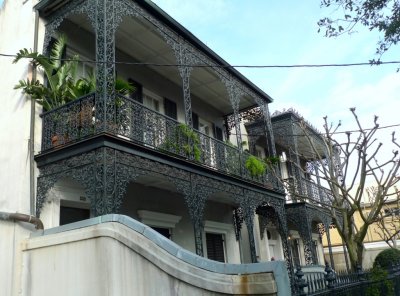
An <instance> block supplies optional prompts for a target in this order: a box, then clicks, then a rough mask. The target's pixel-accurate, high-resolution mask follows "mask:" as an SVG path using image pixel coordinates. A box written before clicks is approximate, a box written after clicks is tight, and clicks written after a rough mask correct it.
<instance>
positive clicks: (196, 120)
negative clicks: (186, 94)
mask: <svg viewBox="0 0 400 296" xmlns="http://www.w3.org/2000/svg"><path fill="white" fill-rule="evenodd" d="M192 122H193V128H194V129H196V130H199V115H197V114H196V113H194V112H192Z"/></svg>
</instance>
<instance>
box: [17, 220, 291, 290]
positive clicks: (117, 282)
mask: <svg viewBox="0 0 400 296" xmlns="http://www.w3.org/2000/svg"><path fill="white" fill-rule="evenodd" d="M115 217H116V218H115ZM100 219H104V220H106V221H107V220H109V221H116V222H118V223H102V224H97V223H98V222H97V221H100ZM78 223H80V225H78V224H75V225H74V224H70V225H69V226H64V227H61V228H59V229H52V230H48V231H47V232H46V233H45V235H40V234H39V236H37V237H32V238H30V239H28V240H26V241H25V243H24V244H23V266H24V269H23V281H22V286H21V295H30V296H35V295H40V296H42V295H59V296H63V295H98V296H101V295H121V296H123V295H226V294H227V295H238V294H240V295H276V294H277V293H278V295H290V288H289V280H288V276H287V272H286V268H285V263H284V262H269V263H262V264H261V263H258V264H250V265H243V264H242V265H230V264H222V263H217V262H214V261H210V260H207V259H203V258H201V257H198V256H196V255H194V254H191V253H189V252H187V251H185V250H183V249H180V248H179V247H178V246H177V245H175V244H173V243H172V242H170V241H169V240H167V239H165V238H164V237H162V236H160V235H158V234H157V233H155V232H154V231H152V230H151V229H149V228H148V227H145V226H144V225H143V224H140V223H137V222H135V221H134V220H130V219H126V218H124V217H121V216H118V215H109V216H104V217H99V218H96V219H91V220H87V221H86V222H85V223H86V224H87V225H88V226H87V227H83V225H84V223H83V224H82V222H78ZM90 225H92V226H90Z"/></svg>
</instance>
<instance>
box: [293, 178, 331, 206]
mask: <svg viewBox="0 0 400 296" xmlns="http://www.w3.org/2000/svg"><path fill="white" fill-rule="evenodd" d="M287 183H288V186H289V193H290V198H291V199H292V200H293V201H299V200H307V201H308V202H310V203H314V204H319V203H321V204H325V205H330V204H332V201H333V196H332V192H331V191H330V190H329V189H327V188H325V187H322V186H320V185H318V184H316V183H314V182H313V181H312V180H308V179H305V178H300V179H296V178H291V179H288V180H287Z"/></svg>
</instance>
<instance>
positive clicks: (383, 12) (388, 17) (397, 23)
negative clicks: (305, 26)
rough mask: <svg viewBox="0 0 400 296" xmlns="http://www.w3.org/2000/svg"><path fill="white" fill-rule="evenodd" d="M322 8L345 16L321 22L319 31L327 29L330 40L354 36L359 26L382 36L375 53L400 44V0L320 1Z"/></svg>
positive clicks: (326, 18)
mask: <svg viewBox="0 0 400 296" xmlns="http://www.w3.org/2000/svg"><path fill="white" fill-rule="evenodd" d="M321 6H322V7H332V8H333V11H334V12H342V15H337V16H336V17H333V18H331V17H325V18H322V19H320V20H319V22H318V26H319V27H320V29H321V28H324V29H325V36H327V37H336V36H339V35H341V34H344V33H353V32H356V31H357V25H362V26H365V27H367V28H368V29H369V30H370V31H372V30H376V31H379V32H380V33H381V34H382V35H383V36H381V37H380V38H379V41H378V42H377V49H376V53H377V54H379V55H382V54H383V53H384V52H385V51H387V50H388V49H389V48H390V47H391V46H392V45H396V44H397V43H398V42H399V41H400V17H399V15H400V5H399V2H398V1H395V0H360V1H354V0H321ZM333 15H335V14H333ZM318 31H320V30H318ZM371 63H377V64H379V60H378V61H375V60H372V61H371Z"/></svg>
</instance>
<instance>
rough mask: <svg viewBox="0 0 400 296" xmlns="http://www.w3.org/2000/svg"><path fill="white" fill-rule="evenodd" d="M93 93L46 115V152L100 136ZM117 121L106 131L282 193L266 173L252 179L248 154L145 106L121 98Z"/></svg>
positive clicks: (273, 177) (44, 120)
mask: <svg viewBox="0 0 400 296" xmlns="http://www.w3.org/2000/svg"><path fill="white" fill-rule="evenodd" d="M95 106H96V102H95V94H90V95H88V96H85V97H83V98H80V99H78V100H75V101H73V102H71V103H69V104H66V105H64V106H62V107H60V108H57V109H54V110H52V111H49V112H46V113H44V114H42V118H43V137H42V151H47V150H50V149H57V148H60V147H62V146H63V145H65V144H68V143H73V142H76V141H79V140H82V139H84V138H87V137H89V136H92V135H95V134H96V123H97V120H96V108H95ZM115 111H116V112H115V120H114V122H111V123H107V125H108V126H107V131H108V132H111V133H113V134H114V135H116V136H118V137H120V138H123V139H125V140H128V141H132V142H134V143H137V144H140V145H143V146H145V147H148V148H150V149H155V150H158V151H160V152H163V153H167V154H172V155H174V156H179V157H182V158H185V159H187V160H189V161H192V162H196V163H199V164H201V165H204V166H207V167H209V168H211V169H214V170H217V171H220V172H223V173H226V174H230V175H234V176H238V177H242V178H244V179H247V180H250V181H253V182H256V183H261V184H264V185H265V186H267V187H269V188H271V189H279V188H280V187H279V182H278V181H277V179H276V178H275V175H274V174H272V173H271V172H270V171H269V170H267V171H266V172H265V173H264V174H261V175H260V176H256V177H255V176H251V175H250V173H249V172H248V171H247V169H246V167H245V162H246V159H247V158H248V157H249V156H250V154H248V153H245V152H243V153H239V149H238V148H237V147H235V146H233V145H232V144H230V143H225V142H222V141H219V140H217V139H214V138H212V137H210V136H208V135H206V134H204V133H201V132H199V131H197V130H194V129H190V128H189V127H187V126H186V125H185V124H183V123H180V122H178V121H176V120H174V119H172V118H170V117H168V116H166V115H164V114H161V113H159V112H157V111H154V110H152V109H150V108H148V107H146V106H144V105H143V104H141V103H139V102H137V101H135V100H132V99H130V98H126V97H124V96H120V95H117V96H116V100H115Z"/></svg>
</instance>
